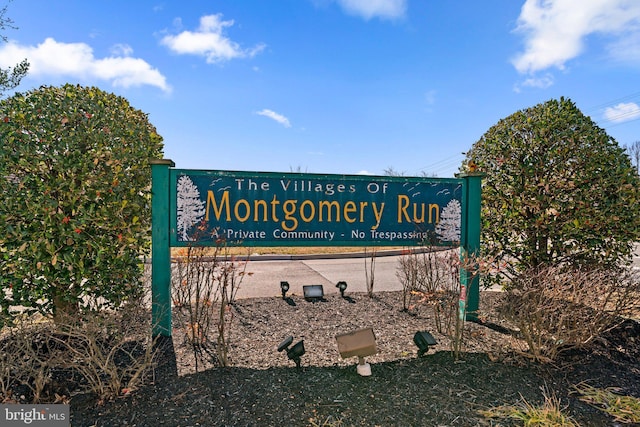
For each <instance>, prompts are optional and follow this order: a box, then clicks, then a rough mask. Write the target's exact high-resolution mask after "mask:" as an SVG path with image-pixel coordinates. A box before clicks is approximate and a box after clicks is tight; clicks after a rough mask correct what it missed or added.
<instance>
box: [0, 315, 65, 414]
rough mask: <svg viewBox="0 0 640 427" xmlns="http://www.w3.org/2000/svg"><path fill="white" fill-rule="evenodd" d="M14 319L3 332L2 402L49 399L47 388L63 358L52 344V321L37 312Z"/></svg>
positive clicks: (0, 349)
mask: <svg viewBox="0 0 640 427" xmlns="http://www.w3.org/2000/svg"><path fill="white" fill-rule="evenodd" d="M12 320H13V322H12V324H11V325H10V326H9V325H7V326H5V327H4V328H3V329H2V334H0V402H29V403H40V402H46V401H50V400H51V399H52V395H53V393H51V390H47V389H50V387H48V386H49V385H50V383H51V379H52V373H53V371H54V370H56V369H57V368H58V367H59V366H60V363H61V360H62V359H63V358H62V357H61V354H60V352H59V351H58V350H57V349H56V346H55V345H53V344H52V337H53V325H51V324H50V323H49V322H47V321H46V320H43V318H42V316H40V315H38V314H34V315H31V316H29V315H27V314H24V315H20V316H17V317H15V318H14V319H12ZM16 391H18V393H19V394H17V393H16ZM16 394H17V395H16Z"/></svg>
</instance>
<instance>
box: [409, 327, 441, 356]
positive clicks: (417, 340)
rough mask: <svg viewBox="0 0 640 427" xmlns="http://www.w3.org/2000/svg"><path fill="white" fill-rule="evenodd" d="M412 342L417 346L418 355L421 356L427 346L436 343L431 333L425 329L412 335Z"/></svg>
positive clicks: (426, 349)
mask: <svg viewBox="0 0 640 427" xmlns="http://www.w3.org/2000/svg"><path fill="white" fill-rule="evenodd" d="M413 342H414V344H415V345H416V346H418V356H422V355H424V354H425V353H426V352H427V351H429V346H433V345H436V344H438V342H437V341H436V339H435V338H434V337H433V335H431V334H430V333H429V332H427V331H418V332H416V333H415V335H414V336H413Z"/></svg>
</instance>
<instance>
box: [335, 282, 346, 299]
mask: <svg viewBox="0 0 640 427" xmlns="http://www.w3.org/2000/svg"><path fill="white" fill-rule="evenodd" d="M336 288H338V289H339V290H340V296H341V297H342V298H344V291H346V290H347V282H345V281H343V280H341V281H339V282H338V283H336Z"/></svg>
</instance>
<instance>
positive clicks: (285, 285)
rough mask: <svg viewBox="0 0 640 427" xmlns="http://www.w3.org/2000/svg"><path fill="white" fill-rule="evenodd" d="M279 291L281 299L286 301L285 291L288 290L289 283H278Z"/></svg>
mask: <svg viewBox="0 0 640 427" xmlns="http://www.w3.org/2000/svg"><path fill="white" fill-rule="evenodd" d="M280 290H282V299H286V295H287V291H288V290H289V282H284V281H283V282H280Z"/></svg>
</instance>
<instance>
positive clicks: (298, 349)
mask: <svg viewBox="0 0 640 427" xmlns="http://www.w3.org/2000/svg"><path fill="white" fill-rule="evenodd" d="M292 342H293V337H292V336H291V335H289V336H288V337H287V338H285V339H284V341H282V342H281V343H280V345H279V346H278V351H280V352H281V351H284V350H286V351H287V357H288V358H289V360H293V361H294V362H295V363H296V367H298V368H299V367H300V357H302V355H303V354H304V353H305V350H304V340H300V341H298V342H297V343H295V344H294V345H293V347H289V346H290V345H291V343H292Z"/></svg>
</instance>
